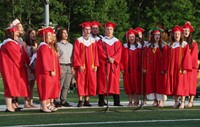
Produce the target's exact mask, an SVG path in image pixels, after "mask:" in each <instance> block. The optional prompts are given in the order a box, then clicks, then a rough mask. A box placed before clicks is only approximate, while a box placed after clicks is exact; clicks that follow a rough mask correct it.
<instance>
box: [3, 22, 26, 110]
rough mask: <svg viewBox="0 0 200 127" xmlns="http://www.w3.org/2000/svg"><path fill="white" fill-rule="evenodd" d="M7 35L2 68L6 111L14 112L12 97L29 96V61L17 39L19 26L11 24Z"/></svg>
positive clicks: (4, 42)
mask: <svg viewBox="0 0 200 127" xmlns="http://www.w3.org/2000/svg"><path fill="white" fill-rule="evenodd" d="M6 37H7V39H6V40H4V41H3V43H2V45H1V51H0V53H1V54H0V70H1V75H2V79H3V84H4V97H5V102H6V108H7V109H6V112H14V111H15V109H14V108H13V107H12V98H13V97H27V96H28V87H27V84H28V77H27V73H26V69H27V64H26V63H27V61H26V59H24V55H23V52H22V50H23V49H21V46H20V45H19V43H18V42H17V41H16V40H17V39H18V37H19V31H18V28H17V27H16V26H11V25H10V26H9V27H8V28H7V31H6ZM23 51H24V50H23ZM16 111H19V110H16Z"/></svg>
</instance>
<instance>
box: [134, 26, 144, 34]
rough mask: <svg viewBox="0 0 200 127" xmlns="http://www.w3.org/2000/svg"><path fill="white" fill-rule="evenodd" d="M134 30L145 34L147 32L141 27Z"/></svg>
mask: <svg viewBox="0 0 200 127" xmlns="http://www.w3.org/2000/svg"><path fill="white" fill-rule="evenodd" d="M134 30H136V31H137V32H138V33H139V32H141V33H143V32H144V31H145V30H144V29H143V28H141V27H136V28H135V29H134Z"/></svg>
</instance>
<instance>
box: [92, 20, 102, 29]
mask: <svg viewBox="0 0 200 127" xmlns="http://www.w3.org/2000/svg"><path fill="white" fill-rule="evenodd" d="M91 26H97V27H100V26H101V23H100V22H98V21H95V20H94V21H92V22H91Z"/></svg>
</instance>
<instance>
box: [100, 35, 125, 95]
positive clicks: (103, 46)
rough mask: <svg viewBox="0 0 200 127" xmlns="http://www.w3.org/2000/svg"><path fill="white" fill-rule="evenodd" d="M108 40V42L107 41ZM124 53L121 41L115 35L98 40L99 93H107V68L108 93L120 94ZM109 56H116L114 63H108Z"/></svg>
mask: <svg viewBox="0 0 200 127" xmlns="http://www.w3.org/2000/svg"><path fill="white" fill-rule="evenodd" d="M105 41H107V43H106V42H105ZM121 53H122V44H121V42H120V41H119V40H118V39H116V38H115V37H113V38H112V39H110V40H108V39H106V38H103V39H102V40H99V41H98V54H99V65H100V66H99V68H98V74H97V75H98V78H97V84H98V86H97V93H98V94H106V90H107V89H106V70H107V68H108V70H107V72H108V93H109V94H120V81H119V80H120V61H121ZM107 56H110V57H112V58H114V63H113V64H111V63H108V66H107V67H106V63H107Z"/></svg>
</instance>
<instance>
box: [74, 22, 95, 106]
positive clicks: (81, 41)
mask: <svg viewBox="0 0 200 127" xmlns="http://www.w3.org/2000/svg"><path fill="white" fill-rule="evenodd" d="M80 26H81V27H82V36H81V37H79V38H78V39H76V41H75V43H74V63H73V64H74V68H75V70H76V78H77V89H78V96H79V102H78V105H77V107H82V106H92V105H91V104H90V103H89V96H95V95H96V71H97V66H99V60H98V54H97V53H98V52H97V45H96V41H95V39H94V38H92V37H91V36H90V32H91V23H90V22H84V23H82V24H80ZM83 96H85V102H84V104H82V100H83Z"/></svg>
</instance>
